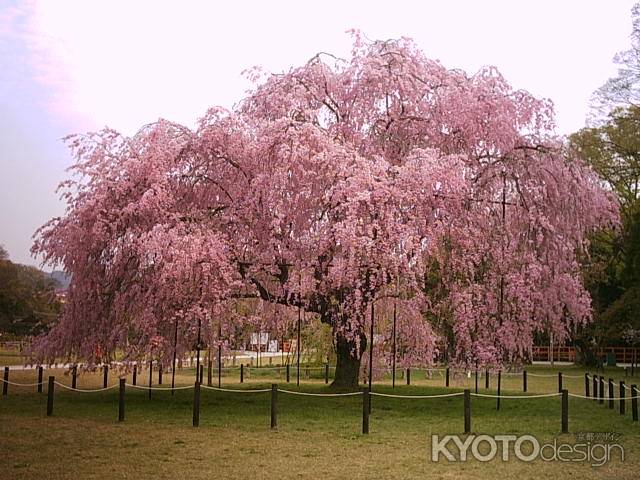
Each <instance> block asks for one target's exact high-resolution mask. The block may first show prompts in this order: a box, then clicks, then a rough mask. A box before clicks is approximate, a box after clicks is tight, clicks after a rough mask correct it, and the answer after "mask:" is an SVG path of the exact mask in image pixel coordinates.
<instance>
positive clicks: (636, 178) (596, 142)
mask: <svg viewBox="0 0 640 480" xmlns="http://www.w3.org/2000/svg"><path fill="white" fill-rule="evenodd" d="M631 13H632V33H631V48H630V49H628V50H626V51H623V52H620V53H618V54H617V55H616V56H615V58H614V60H615V62H616V63H618V65H619V69H618V74H617V75H616V76H615V77H613V78H611V79H609V80H608V81H607V82H606V83H605V84H604V85H603V86H602V87H600V88H599V89H598V90H597V91H596V92H595V93H594V98H593V105H592V106H593V113H592V117H591V124H592V125H591V126H590V127H588V128H584V129H582V130H580V131H579V132H577V133H575V134H573V135H571V137H570V143H571V145H572V147H573V148H574V149H575V150H576V152H577V154H578V155H579V156H581V157H582V158H584V159H585V160H586V162H587V163H588V164H589V165H590V166H591V167H592V168H593V169H594V170H595V171H596V172H597V173H598V174H599V175H600V177H601V178H602V179H603V181H604V182H605V185H606V188H608V189H610V190H611V191H613V192H615V194H616V196H617V198H618V199H619V202H620V213H621V220H622V222H621V227H622V228H621V229H617V230H609V231H602V232H599V233H598V234H597V235H594V236H593V238H592V242H591V247H590V255H589V258H588V260H587V261H586V262H585V281H586V285H587V287H588V289H589V291H590V292H591V295H592V297H593V300H594V313H595V322H594V323H593V324H592V325H590V326H589V327H588V328H586V329H583V330H582V331H581V335H580V337H579V344H580V346H581V347H582V348H583V350H584V351H585V353H586V355H587V358H586V360H587V361H589V360H593V351H592V350H593V347H595V346H598V345H602V344H621V343H625V342H627V341H628V340H629V338H631V337H633V335H631V336H630V335H629V332H633V331H637V330H638V328H640V304H639V303H638V302H639V300H638V299H639V298H640V274H639V273H638V272H640V4H636V5H634V7H633V9H632V12H631Z"/></svg>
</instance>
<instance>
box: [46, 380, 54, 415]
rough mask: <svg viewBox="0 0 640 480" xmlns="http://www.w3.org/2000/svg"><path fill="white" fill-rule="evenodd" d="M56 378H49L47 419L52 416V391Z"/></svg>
mask: <svg viewBox="0 0 640 480" xmlns="http://www.w3.org/2000/svg"><path fill="white" fill-rule="evenodd" d="M55 381H56V377H53V376H50V377H49V388H48V389H47V417H50V416H51V415H53V390H54V388H55V383H54V382H55Z"/></svg>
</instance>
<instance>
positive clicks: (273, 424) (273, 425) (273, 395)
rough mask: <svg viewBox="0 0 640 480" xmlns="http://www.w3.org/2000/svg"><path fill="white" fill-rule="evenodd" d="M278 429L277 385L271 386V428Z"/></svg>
mask: <svg viewBox="0 0 640 480" xmlns="http://www.w3.org/2000/svg"><path fill="white" fill-rule="evenodd" d="M277 427H278V384H277V383H272V384H271V428H272V429H274V428H277Z"/></svg>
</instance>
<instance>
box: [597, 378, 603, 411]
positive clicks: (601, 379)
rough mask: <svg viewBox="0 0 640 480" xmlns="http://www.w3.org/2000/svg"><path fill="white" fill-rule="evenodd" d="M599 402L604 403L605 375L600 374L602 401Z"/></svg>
mask: <svg viewBox="0 0 640 480" xmlns="http://www.w3.org/2000/svg"><path fill="white" fill-rule="evenodd" d="M598 403H601V404H603V403H604V377H603V376H602V375H600V401H599V402H598Z"/></svg>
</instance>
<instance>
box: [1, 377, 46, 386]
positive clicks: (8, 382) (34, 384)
mask: <svg viewBox="0 0 640 480" xmlns="http://www.w3.org/2000/svg"><path fill="white" fill-rule="evenodd" d="M0 381H1V382H4V383H6V384H8V385H13V386H16V387H37V386H38V385H43V384H44V382H38V383H15V382H10V381H9V380H5V379H4V378H0Z"/></svg>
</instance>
